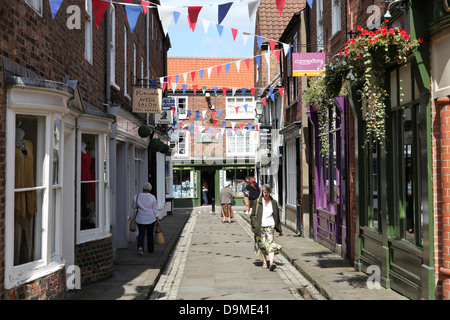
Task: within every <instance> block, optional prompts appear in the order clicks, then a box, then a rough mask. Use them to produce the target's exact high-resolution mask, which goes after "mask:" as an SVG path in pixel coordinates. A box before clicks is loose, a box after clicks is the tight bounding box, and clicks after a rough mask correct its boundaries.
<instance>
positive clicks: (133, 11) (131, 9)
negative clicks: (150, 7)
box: [125, 6, 142, 33]
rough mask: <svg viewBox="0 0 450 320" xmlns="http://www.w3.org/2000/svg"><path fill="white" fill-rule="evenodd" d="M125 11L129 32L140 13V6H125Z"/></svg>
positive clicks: (131, 30) (134, 25) (131, 31)
mask: <svg viewBox="0 0 450 320" xmlns="http://www.w3.org/2000/svg"><path fill="white" fill-rule="evenodd" d="M125 11H126V13H127V20H128V24H129V25H130V33H133V31H134V27H136V23H137V20H138V19H139V15H140V14H141V11H142V7H140V6H125Z"/></svg>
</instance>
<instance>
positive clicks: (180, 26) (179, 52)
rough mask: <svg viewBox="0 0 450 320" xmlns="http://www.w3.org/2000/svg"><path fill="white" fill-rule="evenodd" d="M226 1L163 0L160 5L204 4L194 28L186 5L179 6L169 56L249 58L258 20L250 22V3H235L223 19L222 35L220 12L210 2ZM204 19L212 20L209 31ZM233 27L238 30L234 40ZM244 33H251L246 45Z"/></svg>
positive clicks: (220, 2) (220, 0)
mask: <svg viewBox="0 0 450 320" xmlns="http://www.w3.org/2000/svg"><path fill="white" fill-rule="evenodd" d="M225 2H227V1H224V0H208V1H207V2H206V1H186V0H161V5H165V6H178V5H183V6H185V5H186V4H189V6H203V8H202V10H201V11H200V14H199V16H198V21H197V26H196V28H195V31H194V32H192V30H191V29H190V28H189V24H188V20H187V7H178V8H176V9H175V10H176V11H179V12H180V13H181V14H180V18H179V20H178V22H177V24H175V22H174V21H173V19H172V21H171V23H170V26H169V29H168V30H169V37H170V42H171V44H172V48H171V49H170V50H169V52H168V55H169V56H171V57H174V56H177V57H222V58H249V57H253V45H254V38H255V37H254V32H255V28H254V25H255V21H254V19H253V21H250V19H249V16H248V5H247V2H245V1H244V2H234V3H233V5H232V6H231V8H230V10H229V11H228V14H227V16H226V17H225V19H224V20H223V21H222V23H221V25H222V26H223V27H224V28H223V32H222V36H220V35H219V32H218V30H217V21H218V13H217V6H216V5H210V6H208V5H207V4H215V3H217V4H223V3H225ZM202 19H204V20H207V21H209V27H208V31H207V33H205V29H204V27H203V23H202ZM231 28H234V29H237V30H239V32H238V34H237V37H236V41H234V40H233V36H232V33H231ZM242 32H248V33H251V36H250V37H249V38H248V41H247V42H246V44H245V45H244V40H243V35H242Z"/></svg>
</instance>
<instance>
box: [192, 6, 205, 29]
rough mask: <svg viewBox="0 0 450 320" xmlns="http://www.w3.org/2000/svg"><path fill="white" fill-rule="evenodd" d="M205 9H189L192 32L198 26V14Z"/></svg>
mask: <svg viewBox="0 0 450 320" xmlns="http://www.w3.org/2000/svg"><path fill="white" fill-rule="evenodd" d="M202 8H203V7H188V22H189V27H190V28H191V30H192V31H194V30H195V26H196V25H197V19H198V14H199V13H200V10H202Z"/></svg>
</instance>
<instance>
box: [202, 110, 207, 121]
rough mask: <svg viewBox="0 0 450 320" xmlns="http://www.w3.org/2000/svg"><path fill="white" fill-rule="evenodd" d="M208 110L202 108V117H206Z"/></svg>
mask: <svg viewBox="0 0 450 320" xmlns="http://www.w3.org/2000/svg"><path fill="white" fill-rule="evenodd" d="M205 115H206V110H202V118H203V119H205Z"/></svg>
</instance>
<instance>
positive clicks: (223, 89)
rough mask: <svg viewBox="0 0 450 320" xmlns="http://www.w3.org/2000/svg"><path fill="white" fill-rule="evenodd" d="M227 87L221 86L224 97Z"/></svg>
mask: <svg viewBox="0 0 450 320" xmlns="http://www.w3.org/2000/svg"><path fill="white" fill-rule="evenodd" d="M227 89H228V88H227V87H223V88H222V92H223V96H224V97H225V96H226V95H227Z"/></svg>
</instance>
